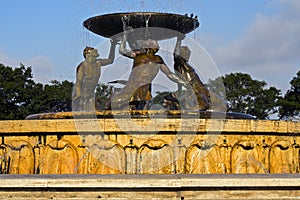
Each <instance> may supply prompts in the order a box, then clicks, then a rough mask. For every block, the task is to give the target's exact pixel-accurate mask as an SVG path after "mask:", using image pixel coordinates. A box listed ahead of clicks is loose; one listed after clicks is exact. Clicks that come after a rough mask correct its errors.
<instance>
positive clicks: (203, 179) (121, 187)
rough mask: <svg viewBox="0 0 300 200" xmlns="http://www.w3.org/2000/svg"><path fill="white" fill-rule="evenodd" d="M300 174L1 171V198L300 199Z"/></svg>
mask: <svg viewBox="0 0 300 200" xmlns="http://www.w3.org/2000/svg"><path fill="white" fill-rule="evenodd" d="M299 180H300V175H299V174H294V175H249V174H248V175H1V179H0V199H180V200H182V199H214V200H215V199H255V200H258V199H300V181H299Z"/></svg>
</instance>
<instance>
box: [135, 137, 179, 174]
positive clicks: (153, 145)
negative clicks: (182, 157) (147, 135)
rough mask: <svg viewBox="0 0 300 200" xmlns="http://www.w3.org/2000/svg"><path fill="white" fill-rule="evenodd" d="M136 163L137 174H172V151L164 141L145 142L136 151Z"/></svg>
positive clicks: (152, 140)
mask: <svg viewBox="0 0 300 200" xmlns="http://www.w3.org/2000/svg"><path fill="white" fill-rule="evenodd" d="M138 163H139V168H138V173H142V174H172V173H174V155H173V150H172V148H171V147H170V145H168V143H167V142H166V141H164V140H155V139H151V140H148V141H146V142H145V143H144V144H143V145H142V146H141V147H140V149H139V151H138Z"/></svg>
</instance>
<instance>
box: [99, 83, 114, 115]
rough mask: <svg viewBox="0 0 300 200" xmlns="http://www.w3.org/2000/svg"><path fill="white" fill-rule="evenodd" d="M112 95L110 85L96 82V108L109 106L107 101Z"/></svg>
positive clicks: (102, 108) (101, 108)
mask: <svg viewBox="0 0 300 200" xmlns="http://www.w3.org/2000/svg"><path fill="white" fill-rule="evenodd" d="M111 95H112V86H109V85H105V84H98V86H97V87H96V94H95V98H96V109H97V110H105V109H107V108H108V107H109V105H108V104H109V101H110V98H111Z"/></svg>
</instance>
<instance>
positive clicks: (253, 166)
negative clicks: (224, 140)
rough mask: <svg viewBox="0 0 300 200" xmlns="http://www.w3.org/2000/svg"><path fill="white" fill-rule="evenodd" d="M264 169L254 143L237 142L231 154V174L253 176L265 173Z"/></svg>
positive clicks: (247, 141)
mask: <svg viewBox="0 0 300 200" xmlns="http://www.w3.org/2000/svg"><path fill="white" fill-rule="evenodd" d="M265 172H266V169H265V167H264V165H263V163H262V162H261V161H260V160H259V155H258V150H257V145H256V143H255V142H254V141H250V140H243V141H239V142H237V143H236V144H235V145H234V146H233V148H232V153H231V173H233V174H241V173H242V174H255V173H265Z"/></svg>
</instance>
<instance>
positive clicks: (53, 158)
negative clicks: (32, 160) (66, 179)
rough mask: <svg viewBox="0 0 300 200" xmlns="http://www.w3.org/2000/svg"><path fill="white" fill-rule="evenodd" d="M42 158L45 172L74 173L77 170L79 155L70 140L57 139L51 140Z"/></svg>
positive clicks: (42, 171)
mask: <svg viewBox="0 0 300 200" xmlns="http://www.w3.org/2000/svg"><path fill="white" fill-rule="evenodd" d="M44 155H45V156H44V157H42V158H41V160H42V161H41V164H42V166H41V173H43V174H74V173H75V172H76V171H77V170H76V167H77V164H78V156H77V152H76V148H75V147H74V146H73V144H72V143H70V142H69V141H68V140H64V139H60V138H58V139H55V140H52V141H50V142H49V143H48V144H47V145H46V147H45V150H44Z"/></svg>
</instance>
